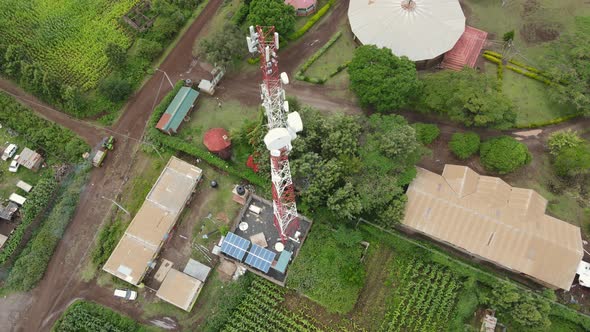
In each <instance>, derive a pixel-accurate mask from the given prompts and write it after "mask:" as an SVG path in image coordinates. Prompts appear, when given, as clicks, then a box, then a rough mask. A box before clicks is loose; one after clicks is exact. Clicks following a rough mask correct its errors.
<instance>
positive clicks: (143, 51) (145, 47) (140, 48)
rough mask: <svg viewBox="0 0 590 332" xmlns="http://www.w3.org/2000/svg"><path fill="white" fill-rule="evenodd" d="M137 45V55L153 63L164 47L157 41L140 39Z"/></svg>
mask: <svg viewBox="0 0 590 332" xmlns="http://www.w3.org/2000/svg"><path fill="white" fill-rule="evenodd" d="M135 45H136V47H137V50H136V52H137V55H139V56H140V57H142V58H144V59H147V60H149V61H152V60H153V59H155V58H156V57H157V56H158V55H159V54H160V53H162V45H161V44H160V43H158V42H157V41H153V40H148V39H144V38H139V39H138V40H137V42H136V43H135Z"/></svg>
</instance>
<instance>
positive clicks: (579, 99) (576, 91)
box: [546, 16, 590, 115]
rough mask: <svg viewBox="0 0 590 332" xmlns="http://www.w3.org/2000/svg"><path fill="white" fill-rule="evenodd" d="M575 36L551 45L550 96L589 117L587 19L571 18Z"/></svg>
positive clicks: (589, 29) (589, 28)
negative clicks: (553, 81)
mask: <svg viewBox="0 0 590 332" xmlns="http://www.w3.org/2000/svg"><path fill="white" fill-rule="evenodd" d="M575 27H576V29H575V32H574V33H571V34H566V35H562V36H560V37H559V40H557V41H555V42H554V43H552V47H551V48H550V49H551V50H552V52H551V53H550V54H549V55H548V56H547V58H546V61H547V64H548V65H547V67H548V70H547V71H548V73H549V76H551V77H552V78H553V79H554V80H555V81H557V82H559V83H560V84H554V85H553V86H552V87H553V89H552V93H551V96H552V97H553V99H554V100H555V101H557V102H559V103H562V104H570V103H571V104H573V105H574V106H575V107H576V108H577V109H578V110H581V111H584V112H585V114H586V115H590V57H588V54H590V17H582V16H576V17H575Z"/></svg>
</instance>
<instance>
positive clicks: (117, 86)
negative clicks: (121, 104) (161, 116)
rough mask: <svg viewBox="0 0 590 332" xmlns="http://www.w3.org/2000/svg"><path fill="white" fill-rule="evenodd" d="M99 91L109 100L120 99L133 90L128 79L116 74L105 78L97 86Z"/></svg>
mask: <svg viewBox="0 0 590 332" xmlns="http://www.w3.org/2000/svg"><path fill="white" fill-rule="evenodd" d="M98 90H99V91H100V93H101V94H102V95H103V96H105V97H107V98H108V99H109V100H110V101H113V102H118V101H122V100H124V99H125V98H127V96H129V94H130V93H131V91H133V87H132V86H131V83H129V81H128V80H126V79H124V78H120V77H116V76H109V77H107V78H105V79H104V80H103V81H102V82H100V85H99V86H98Z"/></svg>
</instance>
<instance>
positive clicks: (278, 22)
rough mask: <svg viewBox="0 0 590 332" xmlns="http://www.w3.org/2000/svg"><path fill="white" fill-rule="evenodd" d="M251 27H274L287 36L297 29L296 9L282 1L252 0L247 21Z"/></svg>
mask: <svg viewBox="0 0 590 332" xmlns="http://www.w3.org/2000/svg"><path fill="white" fill-rule="evenodd" d="M246 20H247V21H248V24H249V25H254V26H256V25H264V26H271V25H274V27H275V29H276V31H277V32H278V33H279V34H281V35H283V36H286V35H287V34H289V33H291V32H293V29H294V28H295V8H293V6H290V5H287V4H285V3H284V1H281V0H252V1H251V2H250V12H249V13H248V18H247V19H246Z"/></svg>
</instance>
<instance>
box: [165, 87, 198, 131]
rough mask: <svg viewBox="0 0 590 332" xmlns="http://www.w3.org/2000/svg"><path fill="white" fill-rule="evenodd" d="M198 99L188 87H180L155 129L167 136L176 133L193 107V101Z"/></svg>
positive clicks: (196, 94)
mask: <svg viewBox="0 0 590 332" xmlns="http://www.w3.org/2000/svg"><path fill="white" fill-rule="evenodd" d="M198 97H199V92H198V91H196V90H194V89H191V88H189V87H186V86H184V87H182V88H180V90H179V91H178V93H177V94H176V96H175V97H174V99H173V100H172V102H171V103H170V105H168V108H167V109H166V112H164V114H162V117H161V118H160V121H158V124H157V125H156V128H158V129H160V130H161V131H163V132H165V133H167V134H173V133H176V132H178V127H180V124H181V123H182V120H184V118H185V117H186V116H187V114H188V112H189V111H190V110H191V109H192V108H193V106H195V101H196V100H197V98H198Z"/></svg>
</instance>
